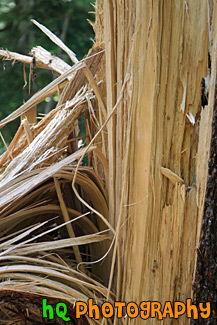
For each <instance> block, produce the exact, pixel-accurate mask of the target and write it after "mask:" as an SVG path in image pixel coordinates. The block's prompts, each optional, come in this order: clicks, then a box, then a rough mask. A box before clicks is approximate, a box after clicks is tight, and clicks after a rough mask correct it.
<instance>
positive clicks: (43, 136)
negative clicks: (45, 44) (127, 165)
mask: <svg viewBox="0 0 217 325" xmlns="http://www.w3.org/2000/svg"><path fill="white" fill-rule="evenodd" d="M34 23H35V24H36V25H37V26H38V27H39V28H41V29H42V31H44V32H45V33H46V34H47V36H48V37H50V38H51V40H52V41H54V42H55V43H56V44H58V45H59V46H60V47H61V48H63V50H65V51H66V52H67V53H68V54H69V56H70V57H71V59H72V60H73V61H74V63H75V64H74V65H73V66H72V67H71V66H69V65H68V64H66V63H65V62H63V61H62V60H61V59H60V58H57V57H55V56H53V55H51V54H50V53H49V52H47V51H46V50H45V49H43V48H42V47H36V48H34V49H33V50H32V52H31V54H32V55H33V56H34V61H35V65H36V67H39V68H45V69H51V70H54V71H55V72H56V73H57V78H56V79H55V80H54V81H52V82H51V83H50V84H49V85H47V86H46V87H45V88H44V89H42V90H40V91H38V92H37V93H36V94H35V95H34V96H33V97H31V98H30V99H29V100H28V101H27V102H26V103H24V104H23V105H22V106H21V107H19V108H18V109H17V110H16V111H15V112H13V113H12V114H10V115H9V116H8V117H6V118H5V119H4V120H3V121H1V122H0V127H3V126H6V127H8V123H9V122H10V121H12V120H14V119H15V118H18V117H20V116H21V117H22V120H21V124H20V127H19V129H18V130H17V132H16V134H15V136H14V138H13V140H12V141H11V143H10V145H9V146H7V145H6V144H5V145H6V151H5V153H4V154H3V155H2V156H1V157H0V238H1V239H0V278H1V283H0V323H1V324H45V323H46V322H48V323H50V324H51V323H52V324H62V323H64V321H63V320H62V319H61V318H59V317H57V316H55V319H54V320H52V321H50V322H49V320H45V319H42V299H43V298H44V297H46V298H48V301H49V304H51V305H52V306H55V304H56V303H57V302H59V301H61V302H65V303H66V304H67V306H68V316H69V317H70V318H71V323H73V324H74V320H75V309H74V306H75V301H76V300H81V301H87V300H88V299H90V298H93V299H94V301H95V302H97V303H102V301H103V300H104V299H105V297H106V295H107V288H106V287H105V286H104V284H106V283H107V281H108V279H107V277H108V270H107V269H106V263H104V264H103V265H101V267H100V268H97V267H96V264H95V262H96V261H97V260H100V259H102V258H103V256H104V254H106V252H107V250H108V248H109V245H110V243H111V238H112V237H111V234H112V232H111V231H110V230H111V229H112V227H110V226H109V224H108V222H107V221H106V219H105V218H107V217H108V198H107V190H106V187H105V184H106V177H107V176H108V175H106V173H107V168H106V159H105V157H104V155H103V153H102V152H101V151H100V149H99V148H97V146H96V145H95V146H93V145H90V146H88V147H84V148H80V149H79V142H80V141H83V144H86V145H87V144H89V142H90V141H91V133H90V129H91V128H92V126H91V124H92V123H95V124H96V125H98V126H99V127H100V125H101V123H102V120H101V122H99V121H98V120H97V117H96V115H98V114H97V113H96V110H97V106H96V100H95V98H96V97H98V99H99V102H101V103H102V104H103V100H102V98H99V97H100V92H99V90H98V86H97V82H96V81H95V78H94V77H95V75H96V73H97V69H98V67H99V64H100V61H101V60H102V58H103V56H104V52H103V51H102V49H101V48H100V47H98V46H94V47H93V48H92V49H91V50H90V52H89V53H88V55H87V57H86V58H84V60H82V61H81V62H78V60H77V59H76V56H75V55H74V53H73V52H72V51H70V50H69V49H68V48H67V47H66V46H65V45H64V44H63V43H62V42H61V41H60V40H59V39H58V38H57V37H56V36H55V35H54V34H52V33H51V32H50V31H49V30H48V29H46V28H45V27H44V26H42V25H40V24H39V23H37V22H36V21H34ZM0 56H2V57H3V58H4V59H7V60H16V61H20V62H23V63H26V64H27V63H28V64H32V62H33V57H31V56H23V55H20V54H17V53H11V52H9V51H4V50H1V52H0ZM56 92H58V96H59V100H58V103H57V105H56V108H55V109H54V110H52V111H51V112H49V113H48V114H47V115H45V116H43V118H42V119H41V120H40V122H39V123H36V118H35V116H34V114H35V109H36V105H37V104H39V103H40V102H41V101H43V100H44V99H45V98H46V97H48V96H51V95H52V94H54V93H56ZM104 113H105V112H104ZM81 116H84V117H85V120H86V136H85V137H79V127H78V119H79V118H80V117H81ZM1 136H2V134H1ZM2 139H3V141H4V138H3V136H2ZM85 153H86V154H88V159H89V161H90V160H94V159H95V161H96V159H97V160H98V164H99V165H101V171H100V173H101V177H99V175H98V174H97V170H96V169H95V170H94V169H93V168H92V167H87V166H86V167H85V166H83V167H82V165H81V164H79V165H78V161H79V159H80V158H81V157H82V156H84V154H85ZM93 153H94V156H93ZM82 159H83V158H82ZM90 166H91V165H90ZM104 167H105V168H104ZM73 182H74V183H73ZM72 186H74V187H75V189H76V193H75V191H74V190H73V188H72ZM76 195H77V196H76ZM80 198H81V199H82V200H84V202H85V204H86V206H85V204H83V203H82V201H81V200H80ZM96 212H97V213H96ZM106 223H107V224H106ZM109 227H110V228H109ZM113 299H114V296H113V295H111V296H110V300H111V301H113ZM76 324H87V319H86V318H84V317H83V318H81V319H80V320H76Z"/></svg>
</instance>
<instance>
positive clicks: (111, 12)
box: [0, 0, 217, 324]
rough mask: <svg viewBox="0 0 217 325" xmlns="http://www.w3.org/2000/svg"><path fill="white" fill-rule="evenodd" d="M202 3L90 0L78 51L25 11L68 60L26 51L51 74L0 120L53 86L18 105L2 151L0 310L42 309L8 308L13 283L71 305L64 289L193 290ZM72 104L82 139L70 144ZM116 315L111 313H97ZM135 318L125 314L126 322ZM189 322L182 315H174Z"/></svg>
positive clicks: (204, 142)
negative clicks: (85, 47)
mask: <svg viewBox="0 0 217 325" xmlns="http://www.w3.org/2000/svg"><path fill="white" fill-rule="evenodd" d="M211 4H212V2H211V1H209V4H208V3H207V2H204V1H197V2H195V1H188V2H187V1H186V2H183V1H181V0H180V1H176V2H175V3H174V2H173V1H169V2H163V1H161V2H153V1H143V0H139V1H136V0H133V1H113V2H111V1H107V0H105V1H101V0H97V1H96V22H95V25H94V29H95V34H96V43H95V45H94V47H93V49H92V51H91V52H90V53H89V55H88V57H87V58H85V59H84V60H82V61H81V62H78V61H77V59H76V57H75V55H74V53H73V52H72V51H71V50H70V49H68V48H67V47H66V46H65V45H64V44H63V43H62V42H61V41H60V40H58V39H57V38H56V36H54V35H53V34H52V33H51V32H50V31H49V30H47V29H46V28H45V27H44V26H42V25H40V24H38V23H37V22H34V23H35V24H36V25H37V26H38V27H39V28H41V30H42V31H43V32H44V33H45V34H47V36H49V37H50V38H51V40H52V41H53V42H55V43H56V44H57V45H58V46H60V47H61V48H62V49H63V50H64V51H65V52H66V53H68V55H69V57H70V58H71V59H72V61H73V62H74V63H75V64H74V66H73V67H69V66H66V65H65V64H64V63H62V64H61V63H60V61H58V60H55V63H56V64H57V66H58V70H57V66H56V65H55V66H50V65H48V64H47V62H49V61H47V56H48V57H49V54H47V53H46V52H45V51H43V50H42V49H41V48H38V49H35V50H34V55H35V58H36V65H37V64H38V66H40V67H42V68H49V69H50V68H52V69H54V70H55V71H58V73H59V74H60V76H59V77H58V78H57V79H56V80H54V81H53V82H52V83H51V84H50V85H48V86H47V87H45V88H44V89H42V90H41V91H39V92H38V93H37V94H35V95H34V96H33V97H32V98H31V99H30V100H29V101H28V102H27V103H25V104H23V105H22V106H21V107H20V108H19V109H18V110H17V111H15V112H14V113H12V114H11V115H10V116H8V117H7V118H6V119H5V120H3V121H1V122H0V127H3V126H4V125H6V126H7V123H9V122H10V121H11V120H12V119H14V118H17V117H19V116H20V115H24V114H26V112H30V111H31V110H32V109H33V107H35V105H37V104H38V103H39V102H40V101H42V100H43V99H44V98H45V97H47V96H48V95H52V94H53V93H55V92H56V91H58V92H59V102H58V104H57V107H56V109H55V110H54V111H52V112H50V113H49V114H48V115H47V116H45V117H44V118H43V119H42V121H41V122H39V123H36V124H30V123H29V121H28V116H27V120H25V119H24V120H23V122H22V124H21V126H20V129H19V130H18V131H17V134H16V135H15V138H14V139H13V141H12V142H11V144H10V146H9V147H8V148H7V151H6V153H5V154H4V155H3V156H2V157H1V166H0V167H1V175H0V180H1V183H0V186H1V193H0V208H1V212H0V217H1V219H0V231H1V237H3V242H2V245H1V249H2V252H1V253H0V263H1V268H0V277H1V278H2V279H5V280H4V282H2V283H1V286H0V296H1V297H2V299H3V300H2V301H3V304H2V306H1V317H2V319H4V320H8V318H7V317H11V319H15V317H20V319H26V320H27V321H33V322H34V321H39V320H40V321H41V319H42V318H41V315H40V314H39V312H38V303H36V304H35V312H34V306H33V305H34V303H33V305H32V304H31V308H30V304H29V305H28V303H27V311H28V312H27V311H26V310H24V309H23V306H20V308H19V306H17V305H16V306H15V304H14V302H13V301H11V303H9V305H8V300H9V301H10V299H8V297H10V295H11V296H12V295H13V294H14V291H16V294H17V295H18V294H19V295H22V296H23V297H24V298H25V299H27V300H28V299H30V297H31V301H32V302H34V299H35V301H37V302H38V295H40V297H47V298H49V299H51V300H52V299H53V300H52V302H53V301H54V300H55V299H58V298H59V299H60V298H61V299H64V301H66V302H67V303H68V305H69V310H70V311H71V314H73V308H74V304H75V300H82V301H87V299H91V298H93V299H95V301H96V302H97V303H98V304H102V302H104V301H105V300H108V301H110V302H111V303H112V304H114V301H115V300H117V301H126V302H130V301H134V302H136V303H137V304H138V305H139V304H140V303H141V302H142V301H157V302H159V303H160V304H161V305H162V306H164V304H165V302H166V301H171V302H174V301H181V302H183V303H185V302H186V300H187V299H189V298H193V291H192V284H193V282H194V278H195V272H196V260H197V248H198V245H199V238H200V233H201V227H202V218H203V212H204V200H205V193H206V183H207V175H208V159H209V154H210V142H211V130H212V117H213V107H214V98H215V83H216V51H217V25H216V24H217V23H216V21H217V19H213V17H217V7H216V4H215V3H214V4H213V6H211ZM208 18H209V19H208ZM209 50H210V57H211V76H210V83H209V98H208V105H204V102H203V103H201V91H202V90H201V82H202V80H204V78H206V80H208V74H209V71H208V53H209ZM41 53H43V55H41ZM39 54H40V58H39ZM0 55H7V56H8V58H9V56H10V55H11V57H12V54H10V53H3V52H0ZM13 55H14V54H13ZM13 59H14V56H13ZM16 59H17V60H18V57H17V56H16ZM22 59H23V60H24V61H23V62H27V61H28V60H29V59H27V58H22ZM25 60H26V61H25ZM46 65H47V67H46ZM87 84H88V86H87ZM206 87H207V84H206ZM205 96H206V94H205ZM202 104H203V105H202ZM203 106H204V107H203ZM81 115H85V119H86V145H87V146H86V147H85V148H83V149H81V150H78V140H80V139H79V136H78V126H77V125H78V124H77V123H78V122H77V121H78V118H79V117H80V116H81ZM72 143H73V145H72ZM85 154H88V161H89V166H88V167H87V166H86V167H85V166H83V167H82V165H81V162H82V160H83V158H84V156H85ZM26 157H27V158H28V159H26ZM56 217H57V218H56ZM33 234H34V235H33ZM48 234H49V235H48ZM54 253H55V254H54ZM53 254H54V255H53ZM45 257H46V259H45ZM102 259H103V263H102V264H100V263H99V261H101V260H102ZM96 261H98V263H95V262H96ZM5 265H7V267H6V266H5ZM77 268H79V269H80V270H81V272H78V270H77ZM44 276H46V279H44ZM21 284H22V288H21V289H20V288H19V289H17V285H21ZM6 288H7V290H6ZM8 288H9V289H10V290H8ZM9 291H10V292H9ZM17 291H18V292H17ZM19 297H20V296H19ZM199 299H202V297H200V298H199ZM198 302H203V301H198ZM28 306H29V309H28ZM7 310H10V313H9V314H7V312H6V311H7ZM198 311H199V312H200V310H198ZM171 313H173V311H171ZM30 314H31V315H30ZM8 315H9V316H8ZM159 315H160V313H158V317H159ZM148 316H149V315H148ZM166 316H167V318H165V320H164V322H165V323H166V324H168V323H169V322H171V323H172V322H173V319H172V318H171V319H170V318H169V317H168V315H166ZM166 316H165V317H166ZM170 316H171V314H170ZM71 317H73V316H71ZM154 317H155V315H154ZM156 317H157V316H156ZM171 317H173V314H172V316H171ZM87 320H88V322H90V323H91V322H94V320H93V319H90V318H88V315H86V318H84V319H83V322H84V323H85V322H86V321H87ZM125 321H126V318H122V319H121V320H120V319H118V317H117V312H116V313H114V315H113V316H112V318H110V319H105V318H104V319H103V321H102V320H96V323H101V322H103V323H110V324H117V323H119V322H120V323H125ZM143 321H144V320H143V319H142V318H141V317H137V318H135V319H134V318H130V317H128V324H131V323H133V324H134V323H136V324H140V323H142V322H143ZM56 322H57V323H58V322H59V323H60V324H61V320H58V319H56ZM156 322H157V319H156V318H150V319H149V323H150V324H155V323H156ZM188 322H190V318H187V315H186V314H184V315H182V316H180V317H179V318H178V323H179V324H187V323H188Z"/></svg>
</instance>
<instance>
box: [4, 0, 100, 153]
mask: <svg viewBox="0 0 217 325" xmlns="http://www.w3.org/2000/svg"><path fill="white" fill-rule="evenodd" d="M92 9H93V8H92V6H91V5H90V1H89V0H72V1H70V0H65V1H64V0H52V1H47V0H0V46H1V48H3V49H8V50H9V51H14V52H18V53H21V54H26V55H28V53H29V52H30V51H31V49H32V47H33V46H37V45H40V46H42V47H44V48H45V49H46V50H48V51H50V52H52V53H53V54H55V55H58V56H59V57H61V58H63V59H64V60H65V61H66V62H68V63H69V64H71V62H70V60H69V58H68V56H67V55H66V54H65V53H63V52H62V51H60V49H59V48H58V47H57V46H56V45H55V44H53V43H52V42H51V41H50V40H49V39H48V37H47V36H45V35H44V34H43V33H42V32H41V31H40V30H39V29H38V28H37V27H36V26H35V25H34V24H32V23H31V21H30V20H31V19H36V20H37V21H38V22H39V23H41V24H43V25H45V26H46V27H48V28H49V29H50V30H51V31H52V32H53V33H54V34H56V35H57V36H58V37H60V38H61V39H63V41H64V43H65V44H66V45H67V46H68V47H69V48H71V49H72V50H73V51H74V52H75V54H76V55H77V57H78V59H81V58H82V57H83V56H84V55H85V54H86V53H87V52H88V50H89V48H90V47H91V46H92V41H91V38H93V37H94V33H93V30H92V27H91V26H90V25H89V23H88V22H87V18H89V19H93V16H90V15H89V14H88V11H90V10H91V11H92ZM25 70H26V75H27V78H29V77H28V76H29V67H28V66H26V67H25ZM53 78H54V75H53V73H52V72H50V71H44V70H42V69H37V70H36V79H35V80H32V81H31V91H30V93H29V84H28V85H27V86H26V87H25V88H23V86H24V73H23V64H21V63H15V64H14V65H13V64H12V62H11V61H4V62H2V61H1V62H0V120H1V119H3V118H4V117H5V116H7V115H8V114H9V113H11V112H12V111H14V110H15V109H16V108H18V107H19V106H20V105H22V103H23V101H26V100H28V98H29V97H30V95H32V94H34V93H35V92H36V91H38V90H39V89H41V88H43V87H44V86H45V85H46V84H48V83H49V82H50V81H51V80H52V79H53ZM54 100H55V96H54ZM46 104H47V103H46V102H44V104H41V105H39V111H41V112H42V111H44V109H45V105H46ZM18 124H19V121H14V122H12V123H10V127H8V126H7V127H6V128H4V129H3V134H4V137H5V138H6V141H7V142H10V140H11V138H12V136H13V135H14V132H15V130H16V128H17V126H18ZM1 147H2V141H1V140H0V151H1Z"/></svg>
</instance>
